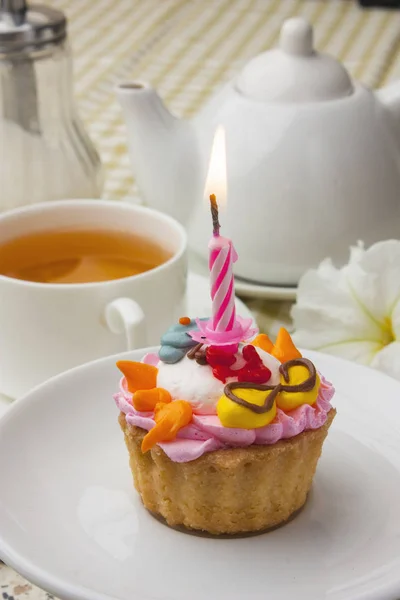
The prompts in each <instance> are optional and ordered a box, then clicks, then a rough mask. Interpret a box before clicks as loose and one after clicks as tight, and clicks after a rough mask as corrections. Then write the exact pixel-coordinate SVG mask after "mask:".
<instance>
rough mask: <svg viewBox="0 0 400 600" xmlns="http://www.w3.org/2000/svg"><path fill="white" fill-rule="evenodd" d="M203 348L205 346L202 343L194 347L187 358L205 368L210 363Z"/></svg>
mask: <svg viewBox="0 0 400 600" xmlns="http://www.w3.org/2000/svg"><path fill="white" fill-rule="evenodd" d="M202 347H203V344H202V343H201V342H200V343H199V344H196V346H193V348H191V349H190V350H189V352H188V353H187V355H186V356H187V357H188V358H189V359H190V360H195V361H196V362H197V364H199V365H202V366H205V365H207V364H208V362H207V357H206V353H205V352H204V350H202Z"/></svg>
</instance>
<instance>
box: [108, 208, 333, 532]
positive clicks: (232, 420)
mask: <svg viewBox="0 0 400 600" xmlns="http://www.w3.org/2000/svg"><path fill="white" fill-rule="evenodd" d="M214 202H215V201H214ZM213 217H214V218H213V220H214V236H213V239H212V241H211V243H210V269H211V282H212V285H211V297H212V301H213V316H212V317H211V318H210V319H189V318H187V317H183V318H181V319H180V320H179V323H175V324H174V325H172V326H171V327H170V329H169V330H168V331H167V332H166V333H165V335H164V336H163V337H162V339H161V347H160V350H159V352H158V353H157V354H147V355H146V356H144V357H143V361H142V362H132V361H119V362H118V363H117V366H118V368H119V369H120V371H121V372H122V374H123V377H122V379H121V381H120V389H119V392H118V393H117V394H115V396H114V398H115V401H116V404H117V407H118V409H119V411H120V415H119V423H120V426H121V428H122V430H123V432H124V436H125V442H126V446H127V448H128V452H129V456H130V467H131V470H132V475H133V479H134V483H135V487H136V489H137V491H138V492H139V494H140V496H141V498H142V502H143V504H144V506H145V507H146V508H147V509H148V510H149V511H151V512H152V513H154V514H155V515H158V516H160V517H162V518H163V519H164V520H165V521H166V522H167V523H168V524H169V525H171V526H183V527H186V528H188V529H192V530H201V531H205V532H208V533H210V534H216V535H218V534H243V533H249V532H258V531H264V530H268V529H271V528H275V527H277V526H279V525H282V524H284V523H286V522H287V521H288V520H289V519H291V518H292V517H293V516H294V515H295V514H296V513H297V512H298V511H299V510H300V509H301V508H302V507H303V505H304V504H305V502H306V499H307V495H308V492H309V490H310V488H311V484H312V480H313V476H314V473H315V469H316V466H317V462H318V459H319V457H320V454H321V450H322V445H323V442H324V440H325V437H326V435H327V433H328V429H329V426H330V424H331V422H332V420H333V418H334V416H335V412H336V411H335V409H334V408H332V406H331V404H330V401H331V398H332V396H333V394H334V389H333V386H332V385H331V384H330V383H329V382H328V381H326V380H325V379H324V378H323V376H322V375H321V374H320V373H318V372H317V370H316V368H315V366H314V364H313V363H312V362H311V361H310V360H308V359H307V358H303V357H302V355H301V353H300V352H299V351H298V349H297V348H296V347H295V346H294V344H293V342H292V340H291V337H290V335H289V334H288V332H287V331H286V330H285V329H281V330H280V332H279V334H278V337H277V339H276V341H275V343H272V342H271V340H270V339H269V338H268V337H267V336H266V335H263V334H261V335H257V330H256V329H255V328H254V327H253V324H252V321H251V319H249V320H246V319H242V318H240V317H239V316H237V315H236V313H235V304H234V287H233V276H232V263H233V262H234V261H235V260H236V258H237V256H236V253H235V251H234V249H233V246H232V243H231V241H230V240H228V239H227V238H223V237H222V236H220V235H219V223H218V215H217V213H216V206H215V205H214V207H213Z"/></svg>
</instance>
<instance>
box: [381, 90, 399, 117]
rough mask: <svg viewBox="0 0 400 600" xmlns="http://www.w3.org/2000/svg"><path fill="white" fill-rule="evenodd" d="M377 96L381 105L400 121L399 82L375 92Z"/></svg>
mask: <svg viewBox="0 0 400 600" xmlns="http://www.w3.org/2000/svg"><path fill="white" fill-rule="evenodd" d="M377 96H378V98H379V100H380V101H381V102H382V104H384V105H385V106H386V107H387V108H388V109H389V111H390V112H391V113H392V114H393V115H394V116H395V117H397V118H398V119H399V120H400V81H395V82H394V83H391V84H389V85H387V86H385V87H384V88H381V89H380V90H378V91H377ZM399 122H400V121H399Z"/></svg>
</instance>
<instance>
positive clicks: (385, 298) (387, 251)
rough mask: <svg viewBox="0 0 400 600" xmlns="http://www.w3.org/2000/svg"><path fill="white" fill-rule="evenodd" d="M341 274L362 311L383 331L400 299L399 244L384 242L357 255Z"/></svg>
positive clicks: (398, 242) (393, 241) (395, 241)
mask: <svg viewBox="0 0 400 600" xmlns="http://www.w3.org/2000/svg"><path fill="white" fill-rule="evenodd" d="M344 272H345V274H346V277H347V281H348V284H349V286H350V288H351V289H352V291H353V293H354V294H355V295H356V296H357V297H358V299H359V301H360V302H361V304H362V305H363V307H364V309H365V310H366V311H367V312H368V313H369V314H370V315H371V316H372V318H374V319H376V321H378V322H379V323H381V324H382V326H383V327H384V328H385V327H386V328H387V327H388V316H390V314H391V313H392V311H393V309H394V307H395V306H396V305H397V304H398V303H399V300H400V241H398V240H386V241H383V242H379V243H377V244H374V245H373V246H371V247H370V248H368V250H366V251H363V252H358V253H357V254H355V255H354V257H352V259H351V261H350V263H349V264H348V265H347V266H346V267H344Z"/></svg>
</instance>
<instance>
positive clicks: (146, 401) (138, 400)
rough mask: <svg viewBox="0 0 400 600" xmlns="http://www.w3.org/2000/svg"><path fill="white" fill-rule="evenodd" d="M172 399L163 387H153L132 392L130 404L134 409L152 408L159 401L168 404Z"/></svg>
mask: <svg viewBox="0 0 400 600" xmlns="http://www.w3.org/2000/svg"><path fill="white" fill-rule="evenodd" d="M171 401H172V398H171V394H170V393H169V391H168V390H165V389H164V388H158V387H156V388H153V389H152V390H137V392H135V393H134V394H133V397H132V404H133V406H134V408H136V410H140V411H149V410H154V409H155V407H156V405H157V404H159V403H164V404H169V402H171Z"/></svg>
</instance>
